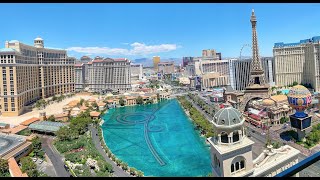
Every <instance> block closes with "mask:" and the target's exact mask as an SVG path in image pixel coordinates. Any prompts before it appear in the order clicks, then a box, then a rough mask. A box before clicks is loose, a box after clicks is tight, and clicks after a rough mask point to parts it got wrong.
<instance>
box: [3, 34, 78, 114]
mask: <svg viewBox="0 0 320 180" xmlns="http://www.w3.org/2000/svg"><path fill="white" fill-rule="evenodd" d="M74 63H75V58H72V57H68V56H67V52H66V51H65V50H62V49H48V48H44V43H43V39H41V38H39V37H38V38H36V39H35V40H34V46H29V45H26V44H23V43H21V42H19V41H16V40H13V41H9V42H8V41H6V43H5V48H3V49H0V68H1V73H0V106H1V107H0V111H1V114H2V116H17V115H20V114H22V113H24V112H25V110H26V108H27V107H28V106H30V105H31V104H32V103H34V102H36V101H37V100H39V99H41V98H47V97H50V96H53V95H59V94H65V93H70V92H74Z"/></svg>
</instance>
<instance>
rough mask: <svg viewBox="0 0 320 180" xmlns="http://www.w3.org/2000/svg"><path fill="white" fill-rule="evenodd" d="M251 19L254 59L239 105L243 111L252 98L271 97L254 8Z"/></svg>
mask: <svg viewBox="0 0 320 180" xmlns="http://www.w3.org/2000/svg"><path fill="white" fill-rule="evenodd" d="M250 21H251V25H252V61H251V70H250V79H249V84H248V85H247V87H246V89H245V91H244V97H243V100H242V102H241V104H240V107H239V108H240V109H239V110H240V111H241V112H244V111H245V110H246V106H247V104H248V102H249V101H250V100H251V99H254V98H268V97H270V91H269V90H270V85H269V84H268V83H267V82H266V79H265V75H264V70H263V69H262V67H261V61H260V57H259V49H258V37H257V30H256V26H257V19H256V16H255V14H254V10H253V9H252V15H251V19H250Z"/></svg>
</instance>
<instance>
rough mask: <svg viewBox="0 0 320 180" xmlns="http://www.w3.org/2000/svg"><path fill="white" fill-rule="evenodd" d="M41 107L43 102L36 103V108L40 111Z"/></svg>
mask: <svg viewBox="0 0 320 180" xmlns="http://www.w3.org/2000/svg"><path fill="white" fill-rule="evenodd" d="M40 107H41V101H37V102H36V108H38V109H39V108H40Z"/></svg>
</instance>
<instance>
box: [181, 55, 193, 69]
mask: <svg viewBox="0 0 320 180" xmlns="http://www.w3.org/2000/svg"><path fill="white" fill-rule="evenodd" d="M192 61H193V57H183V58H182V67H186V66H187V65H188V64H189V63H190V62H192Z"/></svg>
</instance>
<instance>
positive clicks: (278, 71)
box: [273, 36, 320, 91]
mask: <svg viewBox="0 0 320 180" xmlns="http://www.w3.org/2000/svg"><path fill="white" fill-rule="evenodd" d="M319 41H320V36H316V37H312V38H311V39H304V40H300V42H298V43H286V44H285V43H283V42H280V43H275V44H274V47H273V56H274V61H275V83H276V85H277V86H288V85H292V84H293V82H297V83H298V84H305V85H311V86H312V87H313V88H314V89H315V91H320V74H319V71H320V66H319V65H320V55H319V53H320V51H319V48H320V42H319Z"/></svg>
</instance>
